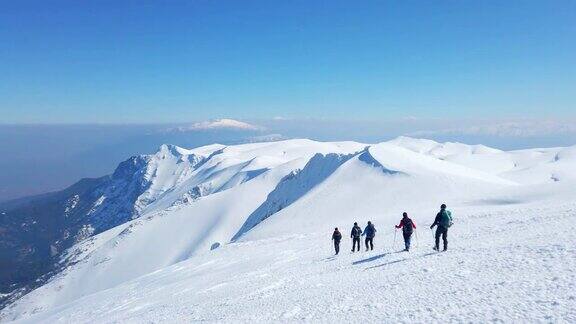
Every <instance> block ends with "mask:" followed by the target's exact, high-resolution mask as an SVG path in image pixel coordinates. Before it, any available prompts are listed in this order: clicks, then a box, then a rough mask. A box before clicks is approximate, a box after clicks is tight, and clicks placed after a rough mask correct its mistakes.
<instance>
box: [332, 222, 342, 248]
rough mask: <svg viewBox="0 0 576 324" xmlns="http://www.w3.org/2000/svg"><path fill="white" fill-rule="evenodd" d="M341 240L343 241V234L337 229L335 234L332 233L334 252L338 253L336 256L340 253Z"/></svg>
mask: <svg viewBox="0 0 576 324" xmlns="http://www.w3.org/2000/svg"><path fill="white" fill-rule="evenodd" d="M340 240H342V234H341V233H340V231H339V230H338V227H336V228H335V229H334V233H332V241H334V250H335V251H336V255H338V252H340Z"/></svg>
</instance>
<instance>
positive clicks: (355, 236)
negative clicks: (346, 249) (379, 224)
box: [350, 223, 362, 252]
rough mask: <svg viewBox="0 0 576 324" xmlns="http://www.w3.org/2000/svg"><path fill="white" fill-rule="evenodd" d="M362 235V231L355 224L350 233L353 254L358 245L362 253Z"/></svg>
mask: <svg viewBox="0 0 576 324" xmlns="http://www.w3.org/2000/svg"><path fill="white" fill-rule="evenodd" d="M361 235H362V229H361V228H360V226H358V223H354V226H353V227H352V231H351V232H350V237H351V238H352V252H354V248H355V247H356V245H358V250H357V251H360V236H361Z"/></svg>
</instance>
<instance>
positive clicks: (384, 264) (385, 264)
mask: <svg viewBox="0 0 576 324" xmlns="http://www.w3.org/2000/svg"><path fill="white" fill-rule="evenodd" d="M434 254H437V252H431V253H426V254H422V255H420V256H417V257H415V258H404V259H399V260H394V261H390V262H385V263H382V264H379V265H375V266H371V267H368V268H366V269H364V270H369V269H375V268H381V267H385V266H387V265H391V264H394V263H399V262H403V261H407V260H410V259H417V258H423V257H427V256H429V255H434Z"/></svg>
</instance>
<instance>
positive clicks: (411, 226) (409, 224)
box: [332, 204, 452, 254]
mask: <svg viewBox="0 0 576 324" xmlns="http://www.w3.org/2000/svg"><path fill="white" fill-rule="evenodd" d="M434 226H436V233H435V235H434V239H435V245H434V250H436V251H439V250H440V237H442V241H443V242H444V250H443V251H446V250H447V249H448V228H449V227H450V226H452V213H451V212H450V211H449V210H447V209H446V205H445V204H442V206H440V211H439V212H438V213H437V214H436V218H435V219H434V223H432V225H430V229H431V230H432V229H433V228H434ZM394 227H395V228H396V229H400V228H401V229H402V235H403V237H404V251H406V252H408V251H410V242H411V238H412V234H413V233H414V230H415V229H416V223H415V222H414V221H413V220H412V219H411V218H410V217H408V213H406V212H404V213H403V214H402V219H401V220H400V223H399V224H398V225H395V226H394ZM362 236H365V237H366V238H365V240H364V245H365V246H366V251H368V250H374V237H375V236H376V228H375V227H374V224H372V222H370V221H368V224H367V225H366V227H365V228H364V231H362V228H360V226H358V223H357V222H355V223H354V226H353V227H352V231H351V232H350V238H351V239H352V252H354V251H360V237H362ZM332 240H333V241H334V250H335V251H336V254H338V253H339V252H340V241H342V233H340V231H339V230H338V227H336V228H335V229H334V233H332Z"/></svg>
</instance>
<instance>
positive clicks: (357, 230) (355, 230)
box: [352, 226, 362, 237]
mask: <svg viewBox="0 0 576 324" xmlns="http://www.w3.org/2000/svg"><path fill="white" fill-rule="evenodd" d="M361 234H362V230H361V229H360V227H358V226H354V227H352V236H354V237H359V236H360V235H361Z"/></svg>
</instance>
